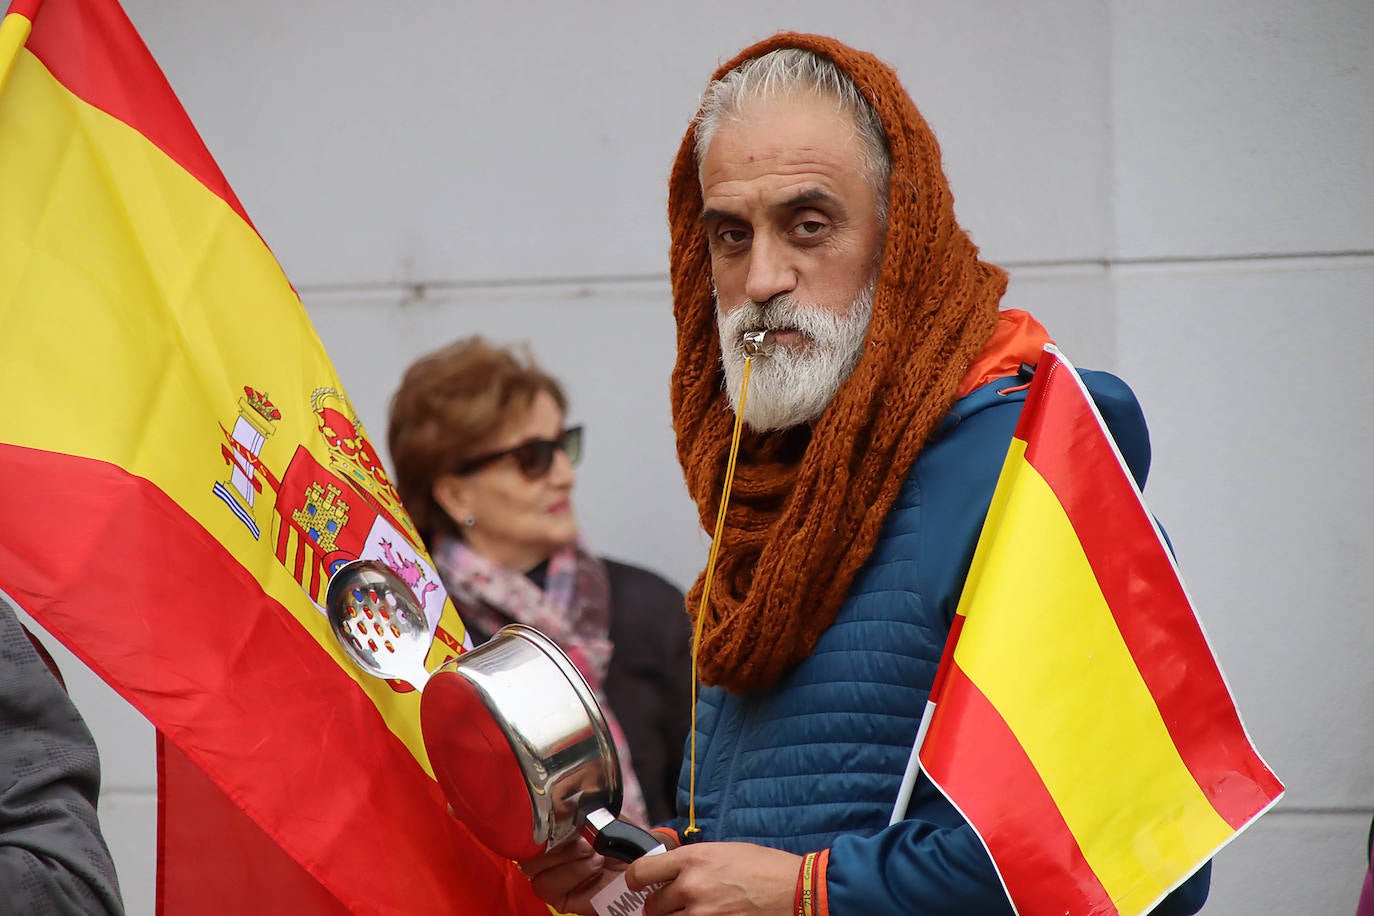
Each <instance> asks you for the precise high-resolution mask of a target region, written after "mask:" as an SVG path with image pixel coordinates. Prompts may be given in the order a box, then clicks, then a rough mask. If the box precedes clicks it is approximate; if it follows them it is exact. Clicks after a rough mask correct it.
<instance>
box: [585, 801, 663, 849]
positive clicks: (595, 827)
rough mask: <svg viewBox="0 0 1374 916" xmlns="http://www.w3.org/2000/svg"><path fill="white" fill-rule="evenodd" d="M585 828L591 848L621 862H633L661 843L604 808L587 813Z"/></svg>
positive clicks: (650, 834)
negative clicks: (613, 815)
mask: <svg viewBox="0 0 1374 916" xmlns="http://www.w3.org/2000/svg"><path fill="white" fill-rule="evenodd" d="M586 828H587V833H588V834H589V836H588V839H590V840H591V842H592V848H593V849H595V850H596V851H597V852H599V853H601V855H603V856H610V857H611V858H612V859H619V860H620V861H622V862H633V861H634V860H635V859H638V858H639V857H640V856H643V855H647V854H649V853H651V852H653V851H654V850H655V849H658V848H659V847H660V846H662V845H663V844H662V843H661V842H659V839H658V837H656V836H654V835H653V834H652V833H650V832H649V831H647V830H643V829H641V828H639V827H636V826H635V825H634V824H631V823H630V822H629V821H622V820H621V819H620V818H618V817H612V816H611V813H610V812H609V811H607V810H606V809H605V808H598V809H596V810H595V811H592V812H589V813H588V814H587V820H586Z"/></svg>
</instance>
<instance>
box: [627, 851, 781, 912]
mask: <svg viewBox="0 0 1374 916" xmlns="http://www.w3.org/2000/svg"><path fill="white" fill-rule="evenodd" d="M801 861H802V860H801V856H795V855H793V854H792V853H790V852H782V851H780V850H777V849H769V848H767V847H766V846H755V845H753V844H752V843H698V844H694V845H690V846H683V847H680V848H678V849H674V850H672V851H671V852H666V853H663V854H661V855H656V856H644V857H643V858H641V859H639V860H638V861H636V862H635V863H634V864H633V865H631V866H630V870H629V871H628V872H626V873H625V880H626V883H628V884H629V886H630V888H631V889H632V890H643V889H644V888H645V887H647V886H649V885H650V884H660V883H664V882H667V885H666V886H665V887H662V888H660V889H659V890H657V891H655V892H654V893H653V894H651V895H650V896H649V899H648V901H647V902H646V903H645V905H644V916H668V914H670V913H672V914H682V916H727V914H729V916H792V906H793V898H794V897H795V895H796V889H797V872H798V871H799V870H800V869H801Z"/></svg>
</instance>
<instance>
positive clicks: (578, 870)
mask: <svg viewBox="0 0 1374 916" xmlns="http://www.w3.org/2000/svg"><path fill="white" fill-rule="evenodd" d="M624 869H625V863H624V862H618V861H616V860H615V859H607V858H605V857H604V856H601V855H599V854H598V853H596V852H595V851H594V850H593V849H592V847H591V844H589V843H588V842H587V841H586V840H584V839H583V838H582V837H578V838H577V841H576V842H573V843H568V844H567V845H566V846H561V847H559V848H558V849H555V850H554V851H553V852H549V853H545V854H544V855H542V856H540V857H539V858H537V859H531V860H530V861H528V862H521V863H520V871H521V872H522V873H523V874H524V875H525V877H527V878H529V879H530V887H531V888H533V889H534V893H535V896H537V897H538V898H539V899H540V900H543V901H544V902H545V903H547V904H549V905H550V906H551V907H553V908H554V909H556V910H558V911H559V912H560V913H581V914H583V916H595V913H596V911H595V910H594V909H592V897H594V896H595V895H596V892H597V891H599V890H601V888H603V887H605V886H606V885H607V884H609V883H610V882H611V881H613V880H615V877H616V875H618V874H620V872H622V871H624Z"/></svg>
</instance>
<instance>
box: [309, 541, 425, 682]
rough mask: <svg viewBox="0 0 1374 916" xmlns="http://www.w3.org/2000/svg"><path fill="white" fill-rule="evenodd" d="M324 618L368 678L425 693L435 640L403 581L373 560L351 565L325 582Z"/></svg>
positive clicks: (346, 564)
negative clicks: (428, 659) (428, 660)
mask: <svg viewBox="0 0 1374 916" xmlns="http://www.w3.org/2000/svg"><path fill="white" fill-rule="evenodd" d="M325 612H326V614H327V615H328V616H329V626H330V627H331V628H332V629H333V630H334V638H335V639H337V640H338V641H339V645H340V646H341V647H342V648H343V650H344V652H345V653H346V654H347V655H348V657H349V658H351V659H352V660H353V661H354V663H356V664H357V665H358V667H360V668H362V669H363V670H364V671H366V672H367V673H368V674H371V675H375V676H376V677H380V678H388V679H390V680H398V681H405V682H406V683H407V684H409V685H410V686H411V687H414V688H415V689H416V690H424V689H425V684H426V683H427V682H428V681H429V672H428V671H427V670H425V657H426V656H427V655H429V649H430V646H431V645H432V644H433V642H434V636H433V634H431V633H430V631H429V621H428V620H427V619H426V618H425V612H424V609H423V608H422V607H420V604H419V602H417V601H416V600H415V595H414V593H413V592H411V590H410V589H409V587H407V586H406V584H405V580H403V579H402V578H401V577H400V576H398V575H396V573H395V572H393V571H392V570H391V568H390V567H389V566H387V565H386V564H384V563H379V562H378V561H376V560H352V561H350V562H348V563H345V564H344V565H343V566H340V567H339V569H338V571H337V572H335V573H334V575H333V576H332V577H331V578H330V580H329V589H328V591H327V592H326V594H325Z"/></svg>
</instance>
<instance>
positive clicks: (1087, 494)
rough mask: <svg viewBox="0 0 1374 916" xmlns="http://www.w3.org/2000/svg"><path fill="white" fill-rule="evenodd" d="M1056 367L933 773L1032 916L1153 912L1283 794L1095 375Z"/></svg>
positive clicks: (1023, 444)
mask: <svg viewBox="0 0 1374 916" xmlns="http://www.w3.org/2000/svg"><path fill="white" fill-rule="evenodd" d="M1045 361H1046V365H1042V367H1041V369H1040V372H1039V373H1037V377H1036V383H1035V384H1034V385H1033V386H1032V389H1031V391H1030V392H1029V394H1028V399H1027V403H1026V406H1025V408H1024V410H1023V413H1022V418H1021V421H1020V425H1019V426H1018V428H1017V431H1016V434H1015V438H1014V439H1013V440H1012V445H1011V449H1010V451H1009V454H1008V456H1007V460H1006V462H1005V464H1004V467H1003V471H1002V475H1001V478H1000V479H999V482H998V486H997V489H996V493H995V495H994V498H993V503H992V507H991V509H990V511H989V514H988V520H987V522H986V525H985V529H984V536H983V538H982V540H980V542H979V546H978V550H977V553H976V555H975V558H974V562H973V566H972V568H971V570H970V574H969V580H968V585H967V586H966V589H965V592H964V596H963V598H962V600H961V605H960V608H959V614H960V615H961V616H962V618H963V619H962V621H961V623H962V631H961V632H960V634H959V636H958V642H957V644H956V646H955V648H954V652H953V655H952V665H951V666H947V670H946V671H945V672H944V674H943V676H942V677H943V690H942V691H941V692H940V694H939V696H938V697H936V702H937V704H938V705H937V710H936V712H935V715H934V718H933V719H932V722H931V726H930V732H929V735H928V736H927V738H926V741H925V745H924V747H923V749H922V752H921V762H922V764H923V766H924V767H925V769H926V771H927V773H929V775H930V776H931V778H932V779H933V780H934V781H935V783H936V784H937V785H939V786H940V787H941V789H942V790H943V791H944V792H945V793H946V794H947V795H948V796H949V797H950V799H951V800H952V801H953V802H954V803H955V805H956V806H958V807H959V808H960V810H961V811H962V813H963V814H964V815H965V817H966V818H967V819H968V821H969V822H970V824H972V825H973V827H974V828H975V829H976V830H977V831H978V833H979V835H980V836H981V837H982V838H983V840H984V842H985V844H986V845H987V846H988V849H989V852H990V853H991V855H992V858H993V861H994V863H995V864H996V866H997V868H998V871H999V874H1000V875H1001V877H1002V880H1003V882H1004V884H1005V885H1006V887H1007V890H1008V893H1009V895H1010V897H1011V899H1012V901H1013V903H1014V904H1015V905H1016V906H1017V908H1018V911H1019V912H1021V913H1022V914H1023V916H1024V914H1040V913H1044V914H1050V913H1065V912H1070V913H1077V912H1084V913H1087V912H1092V913H1114V912H1119V913H1124V914H1133V913H1143V912H1146V911H1147V910H1149V909H1150V908H1151V907H1152V906H1153V905H1154V904H1155V903H1156V902H1157V901H1158V900H1159V899H1160V898H1161V897H1163V896H1164V895H1165V894H1167V893H1168V892H1169V891H1170V890H1171V889H1173V888H1174V887H1176V886H1177V885H1178V884H1179V883H1181V882H1182V881H1183V880H1184V879H1186V878H1187V877H1188V875H1190V874H1191V873H1192V872H1193V871H1194V870H1196V869H1197V867H1199V866H1200V865H1201V864H1202V863H1203V862H1205V861H1206V860H1207V859H1208V858H1209V857H1210V856H1211V855H1212V854H1213V853H1215V852H1216V850H1217V849H1219V848H1220V847H1221V846H1222V845H1224V844H1225V843H1226V842H1228V841H1229V840H1230V839H1231V838H1232V837H1233V836H1234V835H1235V833H1236V831H1237V830H1239V829H1240V828H1241V827H1243V826H1245V825H1246V824H1248V823H1250V822H1251V821H1253V820H1254V819H1255V818H1256V817H1258V816H1259V815H1260V814H1261V813H1262V812H1263V811H1264V810H1266V809H1267V808H1268V807H1269V806H1270V805H1271V804H1273V802H1274V801H1276V800H1277V798H1278V796H1279V795H1280V794H1281V792H1282V786H1281V785H1280V784H1279V782H1278V780H1277V779H1276V778H1275V777H1274V775H1273V774H1272V773H1271V772H1270V771H1269V770H1268V768H1267V767H1266V766H1265V765H1264V763H1263V761H1262V760H1260V758H1259V756H1258V755H1257V754H1256V753H1255V751H1254V748H1253V746H1252V745H1251V743H1250V741H1249V738H1248V736H1247V735H1246V734H1245V731H1244V729H1243V727H1242V726H1241V723H1240V719H1239V716H1238V715H1237V713H1236V710H1235V704H1234V702H1233V701H1232V699H1231V695H1230V692H1229V690H1228V689H1227V687H1226V684H1225V681H1224V680H1223V679H1222V676H1221V672H1220V670H1219V669H1218V668H1217V665H1216V661H1215V658H1214V657H1213V655H1212V652H1211V650H1210V647H1209V646H1208V645H1207V642H1206V638H1205V636H1204V635H1203V633H1202V630H1201V627H1200V625H1199V624H1198V622H1197V618H1196V616H1195V614H1194V612H1193V609H1192V606H1191V603H1190V602H1189V600H1188V597H1187V595H1186V593H1185V592H1184V589H1183V586H1182V582H1181V580H1180V578H1179V576H1178V573H1177V570H1176V569H1175V567H1174V565H1173V560H1172V558H1171V555H1170V553H1169V551H1168V549H1167V546H1166V545H1165V544H1164V542H1163V539H1162V537H1161V535H1160V533H1159V531H1158V529H1157V528H1156V527H1155V525H1154V523H1153V522H1152V520H1151V519H1150V517H1149V515H1148V513H1147V512H1146V510H1145V507H1144V504H1143V502H1142V501H1141V499H1140V495H1139V492H1138V491H1137V490H1136V488H1135V485H1134V482H1133V481H1132V480H1131V478H1130V476H1129V473H1128V472H1127V470H1126V468H1125V466H1124V464H1123V462H1122V461H1121V458H1120V456H1119V455H1118V454H1117V452H1116V449H1115V446H1114V444H1113V443H1112V442H1111V440H1110V438H1109V436H1108V435H1107V433H1106V430H1105V427H1104V426H1103V424H1102V421H1101V418H1100V417H1099V416H1098V415H1097V412H1096V409H1095V407H1094V406H1093V405H1092V402H1091V400H1090V399H1089V397H1088V394H1087V391H1086V389H1084V387H1083V385H1082V382H1081V380H1080V379H1079V378H1078V376H1077V374H1076V373H1075V372H1074V371H1073V369H1072V367H1071V366H1069V365H1068V363H1067V362H1066V361H1063V360H1062V357H1058V356H1057V355H1054V354H1051V353H1047V354H1046V356H1045Z"/></svg>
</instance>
